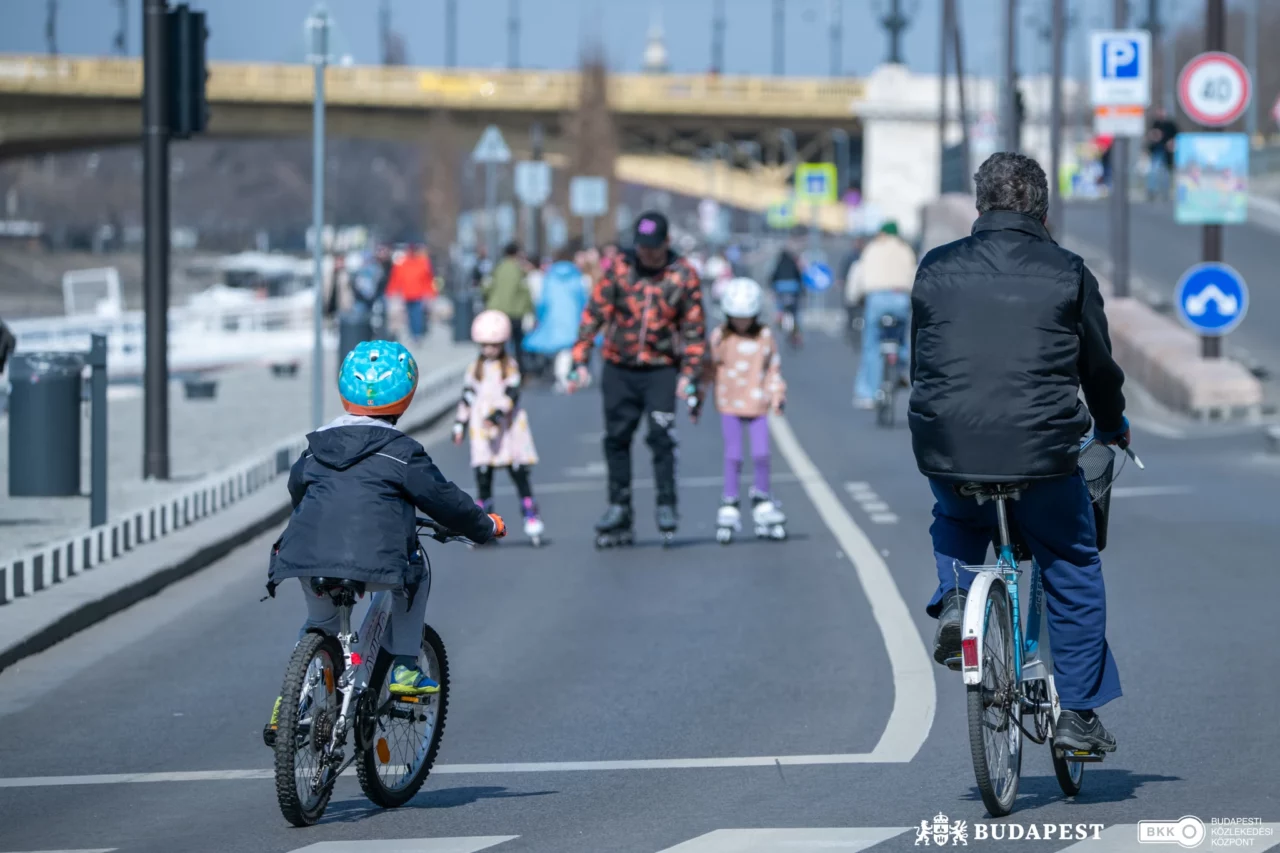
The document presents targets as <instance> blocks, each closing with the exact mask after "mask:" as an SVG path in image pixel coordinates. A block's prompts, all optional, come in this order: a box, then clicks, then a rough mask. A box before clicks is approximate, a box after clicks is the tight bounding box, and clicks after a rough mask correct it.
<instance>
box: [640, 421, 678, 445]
mask: <svg viewBox="0 0 1280 853" xmlns="http://www.w3.org/2000/svg"><path fill="white" fill-rule="evenodd" d="M644 440H645V443H646V444H648V445H649V446H650V447H652V448H654V449H657V448H667V447H675V446H676V416H675V413H674V412H650V413H649V429H648V431H647V432H646V434H645V439H644Z"/></svg>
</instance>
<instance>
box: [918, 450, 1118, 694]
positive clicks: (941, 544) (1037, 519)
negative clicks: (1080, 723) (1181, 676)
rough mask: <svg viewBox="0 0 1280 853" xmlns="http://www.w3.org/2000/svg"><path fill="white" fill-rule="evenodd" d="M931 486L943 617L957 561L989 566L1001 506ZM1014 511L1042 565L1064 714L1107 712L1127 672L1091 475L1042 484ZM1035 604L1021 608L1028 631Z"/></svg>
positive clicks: (937, 598)
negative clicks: (1111, 618)
mask: <svg viewBox="0 0 1280 853" xmlns="http://www.w3.org/2000/svg"><path fill="white" fill-rule="evenodd" d="M929 485H930V487H931V488H932V489H933V495H934V498H935V499H936V501H937V503H935V504H934V507H933V526H932V527H930V528H929V533H930V535H931V536H932V537H933V555H934V559H935V561H936V562H937V567H938V589H937V591H936V592H935V593H934V595H933V599H932V600H931V601H930V602H929V606H928V608H927V609H928V613H929V615H930V616H933V617H934V618H937V616H938V614H939V612H940V611H941V609H942V600H943V596H945V595H946V594H947V593H949V592H951V591H952V590H953V589H956V571H955V562H956V561H957V560H959V561H960V562H961V563H964V564H966V565H982V564H983V563H985V562H986V556H987V547H988V546H989V545H990V544H991V542H992V540H993V538H994V537H995V535H996V528H997V523H996V508H995V504H994V503H991V502H987V503H985V504H982V505H981V506H979V505H978V502H977V501H976V500H974V499H973V498H965V497H961V496H960V495H958V494H956V492H955V490H954V489H953V488H952V487H951V486H950V485H949V484H947V483H942V482H939V481H937V480H931V481H930V483H929ZM1008 507H1009V516H1010V520H1011V523H1012V524H1014V525H1015V526H1016V527H1017V529H1018V531H1019V533H1020V534H1021V535H1022V538H1023V539H1025V540H1026V542H1027V545H1028V546H1029V547H1030V549H1031V554H1032V556H1033V557H1035V560H1036V563H1037V564H1038V565H1039V566H1040V573H1041V578H1042V579H1043V581H1044V592H1045V596H1044V598H1045V616H1046V620H1047V623H1048V628H1049V645H1050V648H1051V649H1052V652H1053V675H1054V683H1055V685H1056V686H1057V688H1058V695H1059V697H1060V698H1061V701H1062V707H1063V708H1066V709H1069V710H1073V711H1085V710H1088V709H1090V708H1097V707H1099V706H1101V705H1105V704H1106V703H1108V702H1110V701H1111V700H1112V699H1115V698H1117V697H1119V696H1120V673H1119V672H1118V671H1117V669H1116V662H1115V659H1114V658H1113V657H1112V656H1111V649H1110V647H1109V646H1108V645H1107V593H1106V588H1105V587H1104V586H1103V582H1102V560H1101V558H1100V557H1099V555H1098V545H1097V533H1096V529H1095V527H1094V519H1093V506H1092V505H1091V504H1090V502H1089V491H1088V489H1087V488H1086V487H1085V483H1084V476H1083V475H1081V474H1076V475H1074V476H1071V477H1062V478H1059V479H1053V480H1041V481H1038V482H1036V483H1035V484H1034V485H1032V486H1031V487H1030V488H1028V489H1027V490H1026V492H1024V493H1023V495H1022V497H1021V499H1019V500H1016V501H1010V502H1009V504H1008ZM959 575H960V577H959V588H960V589H963V590H967V589H968V588H969V586H970V584H972V582H973V578H974V575H973V573H972V572H966V571H963V570H962V571H960V573H959ZM1030 605H1031V602H1029V601H1024V602H1021V610H1022V612H1023V618H1024V627H1025V618H1026V616H1025V614H1026V612H1027V608H1028V607H1029V606H1030Z"/></svg>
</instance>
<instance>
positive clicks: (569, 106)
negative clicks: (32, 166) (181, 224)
mask: <svg viewBox="0 0 1280 853" xmlns="http://www.w3.org/2000/svg"><path fill="white" fill-rule="evenodd" d="M313 80H314V71H313V69H312V67H311V66H309V65H281V64H261V63H227V62H215V63H210V66H209V81H208V97H209V101H210V104H211V109H212V112H213V115H212V117H211V120H210V124H209V133H210V134H212V135H215V136H238V137H243V136H262V135H298V134H304V133H306V132H308V130H309V128H310V126H311V101H312V96H313ZM325 86H326V99H327V102H328V105H329V110H330V112H329V116H328V121H329V129H330V131H331V132H332V133H333V134H335V135H339V136H357V137H359V136H374V137H378V138H396V139H407V140H419V139H421V138H422V135H423V131H424V118H425V117H426V116H427V115H428V114H431V113H433V112H439V111H444V112H448V113H449V114H450V115H451V117H452V118H453V120H454V121H455V122H456V123H458V124H459V125H461V126H462V127H463V128H470V129H472V130H474V131H476V132H478V131H479V129H481V128H483V127H484V126H485V125H487V124H491V123H497V124H500V125H502V126H504V127H505V128H511V129H513V130H516V131H519V130H521V129H527V128H528V127H529V126H530V125H532V124H533V123H534V122H540V123H542V124H543V126H544V128H545V129H546V130H547V133H548V136H549V137H550V139H551V144H552V145H553V146H554V145H555V144H556V142H557V140H560V139H562V138H563V136H564V132H563V131H564V127H563V125H564V120H565V119H566V118H567V117H568V116H569V115H572V114H573V113H574V112H575V111H576V110H577V108H578V103H579V97H580V94H581V75H579V74H578V73H577V72H569V71H488V70H461V71H445V70H442V69H436V68H410V67H383V66H330V67H329V68H328V70H327V71H326V75H325ZM865 94H866V86H865V84H864V83H863V81H861V80H856V79H843V78H841V79H821V78H787V79H780V78H771V77H717V76H709V75H665V74H664V75H645V74H619V75H613V76H611V77H610V79H609V90H608V98H609V104H610V107H611V109H612V110H613V113H614V116H615V121H616V122H617V124H618V130H619V132H620V135H621V137H622V144H623V148H624V150H627V151H655V150H659V151H674V152H678V153H686V154H687V153H691V152H692V150H694V148H695V147H696V146H698V145H701V144H706V143H707V142H713V141H716V140H739V139H751V140H755V141H758V142H761V143H762V147H763V148H765V149H772V148H773V147H775V146H776V145H777V144H778V141H777V139H776V133H775V132H776V131H777V130H780V129H782V128H787V129H789V130H791V131H792V132H793V133H794V134H795V135H796V138H797V142H798V146H799V148H800V149H801V150H802V152H803V151H804V149H805V148H806V146H808V147H812V146H813V142H814V141H815V140H816V139H818V138H819V137H823V136H824V135H826V134H827V133H828V132H829V131H830V130H831V129H833V128H842V129H844V130H846V132H849V133H856V132H857V129H858V123H857V118H856V116H857V110H858V105H859V104H860V103H861V102H862V101H863V100H864V98H865ZM141 96H142V63H141V61H140V60H138V59H125V58H58V57H45V56H27V55H13V54H6V55H0V157H5V156H14V155H20V154H25V153H32V152H45V151H49V150H54V149H59V148H74V147H83V146H86V145H99V144H106V143H112V142H122V141H126V140H132V139H134V138H136V137H137V134H138V128H139V127H140V126H141V120H142V119H141ZM813 153H817V150H816V149H815V151H814V152H813Z"/></svg>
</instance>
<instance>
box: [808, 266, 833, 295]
mask: <svg viewBox="0 0 1280 853" xmlns="http://www.w3.org/2000/svg"><path fill="white" fill-rule="evenodd" d="M834 281H835V275H834V274H833V273H832V272H831V267H829V266H827V265H826V264H824V263H822V262H821V261H814V262H813V263H811V264H809V265H808V266H807V267H805V268H804V286H805V287H807V288H809V289H810V290H816V291H819V292H821V291H823V290H826V289H827V288H829V287H831V284H832V282H834Z"/></svg>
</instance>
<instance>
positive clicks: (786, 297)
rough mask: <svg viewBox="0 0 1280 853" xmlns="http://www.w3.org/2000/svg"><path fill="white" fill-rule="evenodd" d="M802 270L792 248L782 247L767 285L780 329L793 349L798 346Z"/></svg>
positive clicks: (802, 286)
mask: <svg viewBox="0 0 1280 853" xmlns="http://www.w3.org/2000/svg"><path fill="white" fill-rule="evenodd" d="M803 278H804V268H803V267H802V265H801V261H800V254H799V252H798V250H797V249H796V247H794V246H790V245H788V246H784V247H783V248H782V251H780V252H778V260H777V262H776V263H775V264H774V265H773V275H771V276H769V284H770V286H772V287H773V297H774V299H775V300H776V301H777V305H778V313H779V314H781V315H782V317H781V319H782V328H783V329H784V330H785V331H786V332H787V335H788V337H789V339H790V341H791V345H792V346H793V347H796V346H799V345H800V304H801V301H802V300H803V299H804V285H803V283H802V280H803Z"/></svg>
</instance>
